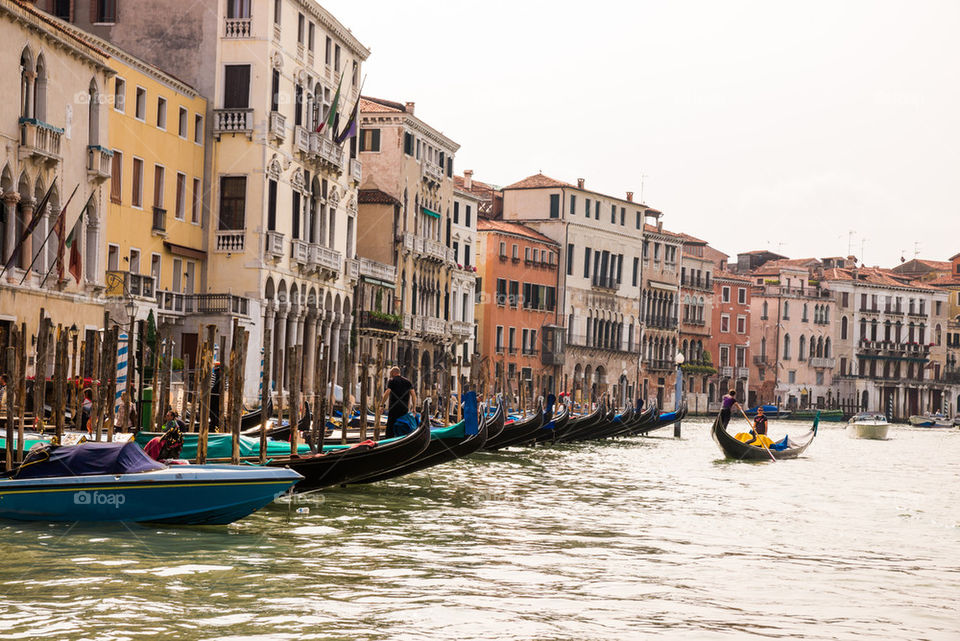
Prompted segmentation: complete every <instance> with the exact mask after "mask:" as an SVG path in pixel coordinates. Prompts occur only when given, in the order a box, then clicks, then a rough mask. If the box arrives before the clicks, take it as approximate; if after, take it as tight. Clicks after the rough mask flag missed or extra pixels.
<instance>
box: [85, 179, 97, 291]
mask: <svg viewBox="0 0 960 641" xmlns="http://www.w3.org/2000/svg"><path fill="white" fill-rule="evenodd" d="M84 218H85V220H86V234H84V254H85V255H84V259H85V261H86V264H85V265H84V270H85V271H86V278H87V281H89V282H91V283H95V282H96V281H97V274H98V273H99V267H100V266H99V264H98V260H99V251H98V248H99V242H100V219H99V216H98V215H97V206H96V203H95V202H94V199H93V196H91V197H90V200H88V201H87V207H86V213H85V214H84Z"/></svg>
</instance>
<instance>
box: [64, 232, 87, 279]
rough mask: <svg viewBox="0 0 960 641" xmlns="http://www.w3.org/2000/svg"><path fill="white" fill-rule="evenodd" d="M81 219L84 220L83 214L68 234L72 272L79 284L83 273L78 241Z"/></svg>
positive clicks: (67, 241) (67, 244) (67, 242)
mask: <svg viewBox="0 0 960 641" xmlns="http://www.w3.org/2000/svg"><path fill="white" fill-rule="evenodd" d="M81 220H83V216H80V217H79V218H77V222H76V223H74V225H73V229H72V230H70V235H69V236H67V240H66V246H67V247H69V248H70V273H71V274H72V275H73V277H74V279H76V281H77V284H78V285H79V284H80V274H81V273H83V259H82V258H81V256H80V243H79V242H78V241H79V238H78V236H79V235H80V232H79V231H77V229H78V228H79V227H80V221H81Z"/></svg>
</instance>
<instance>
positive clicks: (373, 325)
mask: <svg viewBox="0 0 960 641" xmlns="http://www.w3.org/2000/svg"><path fill="white" fill-rule="evenodd" d="M360 329H373V330H379V331H381V332H399V331H400V330H401V329H403V323H402V322H401V320H400V319H399V318H396V317H394V316H390V315H389V314H380V313H377V312H371V311H361V312H360Z"/></svg>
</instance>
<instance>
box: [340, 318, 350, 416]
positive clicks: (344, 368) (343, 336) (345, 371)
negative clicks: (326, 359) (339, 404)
mask: <svg viewBox="0 0 960 641" xmlns="http://www.w3.org/2000/svg"><path fill="white" fill-rule="evenodd" d="M352 320H353V317H352V316H351V315H350V314H343V320H342V322H341V323H340V341H339V342H340V344H341V345H344V346H349V345H350V324H351V322H352ZM344 352H345V353H344V355H343V356H344V357H343V358H340V359H339V360H340V378H339V379H337V380H342V379H343V378H344V375H346V379H347V383H348V385H347V389H345V390H344V393H343V403H344V406H346V404H347V402H348V400H349V398H350V395H351V394H352V393H353V389H352V388H353V378H354V377H353V372H351V371H349V368H350V367H352V366H353V364H352V363H348V362H347V358H346V357H347V356H349V353H348V350H347V349H346V348H345V349H344Z"/></svg>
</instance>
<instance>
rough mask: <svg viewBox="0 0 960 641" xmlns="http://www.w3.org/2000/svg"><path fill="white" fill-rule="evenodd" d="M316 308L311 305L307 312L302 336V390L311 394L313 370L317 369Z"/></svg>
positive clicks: (313, 379) (313, 378)
mask: <svg viewBox="0 0 960 641" xmlns="http://www.w3.org/2000/svg"><path fill="white" fill-rule="evenodd" d="M317 317H318V314H317V308H316V307H311V308H310V311H308V312H307V318H306V327H305V328H304V336H303V339H304V340H303V343H302V345H303V351H304V354H303V368H304V377H303V392H304V394H312V393H313V386H314V381H315V377H314V372H315V371H316V369H317V358H316V356H317Z"/></svg>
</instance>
